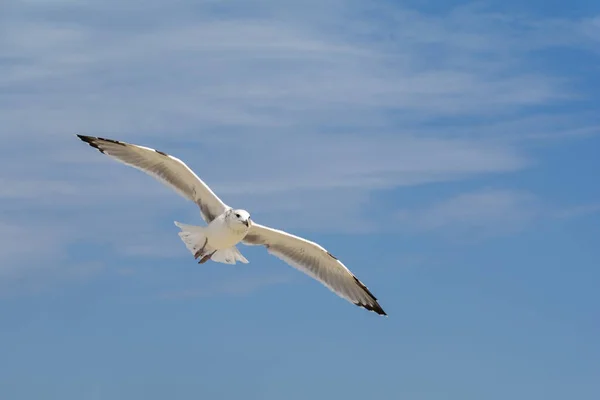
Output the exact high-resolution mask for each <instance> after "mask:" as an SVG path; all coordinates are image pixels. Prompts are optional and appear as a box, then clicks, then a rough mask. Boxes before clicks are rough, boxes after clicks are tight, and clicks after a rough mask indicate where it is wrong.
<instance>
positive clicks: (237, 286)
mask: <svg viewBox="0 0 600 400" xmlns="http://www.w3.org/2000/svg"><path fill="white" fill-rule="evenodd" d="M292 281H293V277H292V275H291V274H290V275H276V276H262V277H256V276H253V277H245V278H243V279H239V278H238V279H237V280H228V281H226V282H213V283H212V284H210V285H204V286H202V287H194V288H185V289H174V290H166V291H163V292H161V293H160V297H161V298H163V299H169V300H184V299H190V298H201V297H215V296H247V295H248V294H250V293H252V292H255V291H257V290H259V289H262V288H264V287H266V286H271V285H280V284H284V283H290V282H292Z"/></svg>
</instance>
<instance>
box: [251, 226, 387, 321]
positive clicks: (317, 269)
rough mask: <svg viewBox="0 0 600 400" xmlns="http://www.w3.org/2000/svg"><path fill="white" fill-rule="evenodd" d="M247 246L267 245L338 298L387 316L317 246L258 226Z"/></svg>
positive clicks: (346, 271) (347, 272)
mask: <svg viewBox="0 0 600 400" xmlns="http://www.w3.org/2000/svg"><path fill="white" fill-rule="evenodd" d="M243 243H244V244H247V245H263V246H265V247H266V248H267V251H268V252H269V253H271V254H273V255H274V256H275V257H277V258H279V259H281V260H283V261H285V262H286V263H288V264H290V265H291V266H292V267H294V268H296V269H298V270H300V271H302V272H304V273H305V274H307V275H309V276H311V277H312V278H314V279H316V280H317V281H319V282H321V283H322V284H323V285H325V286H326V287H328V288H329V289H330V290H331V291H333V292H334V293H336V294H337V295H338V296H340V297H343V298H344V299H346V300H348V301H350V302H352V303H354V304H356V305H357V306H359V307H363V308H366V309H367V310H369V311H374V312H376V313H377V314H380V315H387V314H386V313H385V311H383V309H382V308H381V306H380V305H379V303H378V302H377V298H376V297H375V296H373V293H371V292H370V291H369V289H367V287H366V286H365V285H364V284H363V283H362V282H361V281H359V280H358V278H356V276H354V274H353V273H352V272H350V270H349V269H348V268H346V266H345V265H344V264H342V262H341V261H339V260H338V259H337V258H335V257H334V256H333V255H332V254H331V253H329V252H328V251H327V250H325V249H324V248H323V247H321V246H319V245H318V244H317V243H314V242H311V241H309V240H306V239H303V238H301V237H298V236H294V235H292V234H289V233H287V232H284V231H280V230H277V229H273V228H269V227H267V226H263V225H260V224H257V223H254V222H253V223H252V225H251V226H250V231H249V232H248V234H247V235H246V237H245V238H244V240H243Z"/></svg>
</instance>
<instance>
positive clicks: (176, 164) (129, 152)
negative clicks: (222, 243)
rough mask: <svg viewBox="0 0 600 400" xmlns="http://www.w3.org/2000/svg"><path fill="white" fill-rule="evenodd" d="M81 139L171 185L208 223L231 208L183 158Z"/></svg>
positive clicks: (156, 151) (81, 136) (145, 149)
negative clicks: (197, 207) (194, 206)
mask: <svg viewBox="0 0 600 400" xmlns="http://www.w3.org/2000/svg"><path fill="white" fill-rule="evenodd" d="M77 136H78V137H79V139H81V140H83V141H84V142H86V143H88V144H89V145H90V146H92V147H94V148H96V149H98V150H99V151H100V152H101V153H103V154H106V155H107V156H109V157H111V158H113V159H115V160H117V161H119V162H122V163H124V164H126V165H129V166H130V167H133V168H136V169H139V170H141V171H144V172H145V173H147V174H148V175H150V176H152V177H154V178H155V179H157V180H159V181H160V182H162V183H163V184H165V185H167V186H169V187H171V188H172V189H174V190H175V191H177V193H179V194H180V195H181V196H183V197H185V198H186V199H189V200H191V201H193V202H195V203H196V204H198V206H199V207H200V212H201V214H202V218H204V220H205V221H206V222H207V223H209V222H210V221H212V220H213V219H215V218H216V217H217V216H219V215H221V214H222V213H223V212H224V211H225V210H227V209H228V208H230V207H229V206H227V205H226V204H225V203H223V202H222V201H221V199H219V197H217V195H216V194H214V193H213V191H212V190H211V189H210V188H209V187H208V186H207V185H206V184H205V183H204V182H203V181H202V179H200V178H199V177H198V176H197V175H196V174H195V173H194V171H192V170H191V169H190V168H189V167H188V166H187V165H185V163H184V162H183V161H181V160H180V159H178V158H176V157H173V156H170V155H168V154H166V153H163V152H161V151H158V150H154V149H151V148H149V147H144V146H137V145H134V144H130V143H125V142H120V141H117V140H112V139H103V138H98V137H93V136H83V135H77Z"/></svg>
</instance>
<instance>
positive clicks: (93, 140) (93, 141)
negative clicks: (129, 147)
mask: <svg viewBox="0 0 600 400" xmlns="http://www.w3.org/2000/svg"><path fill="white" fill-rule="evenodd" d="M75 136H77V137H78V138H79V139H81V140H82V141H84V142H85V143H87V144H89V145H90V146H92V147H93V148H95V149H97V150H98V151H100V153H102V154H104V150H103V149H102V148H100V143H99V142H108V143H113V144H120V145H121V146H125V145H126V143H124V142H119V141H118V140H114V139H106V138H101V137H95V136H86V135H80V134H78V133H76V134H75Z"/></svg>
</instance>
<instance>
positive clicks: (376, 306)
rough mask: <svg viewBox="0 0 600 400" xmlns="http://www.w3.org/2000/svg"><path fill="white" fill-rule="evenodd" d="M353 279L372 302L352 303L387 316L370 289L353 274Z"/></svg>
mask: <svg viewBox="0 0 600 400" xmlns="http://www.w3.org/2000/svg"><path fill="white" fill-rule="evenodd" d="M354 281H355V282H356V284H357V285H358V286H360V287H361V289H362V290H364V291H365V293H367V295H368V296H369V297H370V298H371V300H372V302H373V304H363V303H354V304H356V305H357V306H359V307H362V308H365V309H367V310H369V311H373V312H375V313H377V314H379V315H385V316H387V313H386V312H385V311H383V308H381V306H380V305H379V303H378V302H377V297H375V296H374V295H373V293H371V291H370V290H369V289H368V288H367V287H366V286H365V284H364V283H362V282H361V281H360V280H359V279H358V278H357V277H356V276H354Z"/></svg>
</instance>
